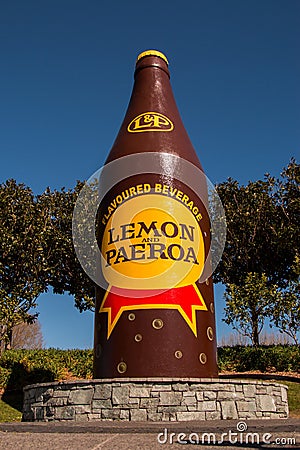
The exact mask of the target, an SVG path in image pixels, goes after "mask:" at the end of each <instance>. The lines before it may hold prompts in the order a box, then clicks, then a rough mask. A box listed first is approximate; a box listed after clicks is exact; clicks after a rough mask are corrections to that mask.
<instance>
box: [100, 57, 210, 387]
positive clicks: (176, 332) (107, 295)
mask: <svg viewBox="0 0 300 450" xmlns="http://www.w3.org/2000/svg"><path fill="white" fill-rule="evenodd" d="M134 79H135V82H134V86H133V91H132V95H131V99H130V102H129V106H128V109H127V112H126V114H125V118H124V120H123V123H122V125H121V128H120V131H119V133H118V135H117V138H116V140H115V142H114V144H113V146H112V149H111V151H110V153H109V155H108V158H107V160H106V166H105V167H107V168H108V169H109V168H110V167H111V168H112V169H111V170H112V172H111V174H112V175H113V176H115V175H116V172H117V173H118V176H117V178H116V180H117V181H116V182H115V183H114V185H113V186H110V188H109V189H108V191H107V192H105V195H104V197H103V200H102V202H101V205H100V208H99V213H98V219H97V220H98V224H97V225H98V229H97V238H98V245H99V248H100V250H101V253H102V263H101V268H100V269H101V271H102V273H103V276H104V279H105V280H106V282H107V285H106V288H105V289H104V288H101V287H98V288H97V291H96V308H95V340H94V378H131V377H134V378H137V377H138V378H145V377H147V378H149V377H159V378H162V377H172V378H182V377H216V376H217V362H216V332H215V317H214V299H213V286H212V279H211V277H208V278H207V279H205V280H203V279H201V277H200V276H201V274H202V271H203V267H204V264H205V262H206V263H207V257H208V254H209V249H210V221H209V215H208V212H207V206H206V200H207V198H204V197H205V196H206V195H207V194H206V192H207V187H206V185H203V186H200V188H201V189H200V190H199V191H197V190H195V189H194V188H193V186H192V185H191V183H190V182H189V173H190V174H191V175H190V176H191V177H194V178H195V176H194V175H193V174H192V172H193V173H194V172H195V171H194V170H191V169H193V168H194V169H195V170H196V172H197V171H198V173H199V174H201V173H203V169H202V166H201V164H200V162H199V159H198V157H197V154H196V152H195V150H194V148H193V145H192V143H191V141H190V139H189V137H188V135H187V132H186V130H185V128H184V125H183V123H182V120H181V117H180V114H179V111H178V109H177V106H176V103H175V99H174V96H173V92H172V88H171V84H170V73H169V69H168V61H167V59H166V57H165V55H163V54H162V53H160V52H158V51H154V50H149V51H146V52H143V53H141V54H140V55H139V56H138V59H137V62H136V68H135V73H134ZM128 167H129V168H130V169H128ZM189 168H191V169H189ZM108 171H109V170H108ZM189 171H190V172H189ZM199 183H202V184H205V178H204V177H201V176H199ZM100 189H101V185H100ZM200 191H201V192H202V195H200V194H199V192H200ZM203 192H204V194H203Z"/></svg>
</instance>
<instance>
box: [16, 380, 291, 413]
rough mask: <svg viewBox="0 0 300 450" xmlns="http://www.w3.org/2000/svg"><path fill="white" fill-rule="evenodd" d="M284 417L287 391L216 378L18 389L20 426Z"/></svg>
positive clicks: (270, 385)
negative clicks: (21, 400)
mask: <svg viewBox="0 0 300 450" xmlns="http://www.w3.org/2000/svg"><path fill="white" fill-rule="evenodd" d="M287 417H288V401H287V387H286V386H284V385H281V384H278V383H275V382H266V381H253V380H249V381H247V380H236V379H235V380H221V379H215V378H212V379H209V378H204V379H191V378H189V379H180V380H178V379H171V378H164V379H155V378H153V379H150V378H148V379H103V380H78V381H71V382H64V383H41V384H36V385H31V386H26V387H25V389H24V406H23V421H63V420H75V421H90V420H105V421H106V420H131V421H147V420H148V421H190V420H214V419H244V420H245V419H255V418H261V419H278V418H287Z"/></svg>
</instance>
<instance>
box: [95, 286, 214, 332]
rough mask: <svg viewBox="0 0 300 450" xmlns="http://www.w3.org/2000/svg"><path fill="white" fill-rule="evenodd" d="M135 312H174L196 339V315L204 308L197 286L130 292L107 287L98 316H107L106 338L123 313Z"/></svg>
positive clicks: (130, 290) (205, 308)
mask: <svg viewBox="0 0 300 450" xmlns="http://www.w3.org/2000/svg"><path fill="white" fill-rule="evenodd" d="M135 309H177V310H178V311H179V312H180V314H181V315H182V317H183V318H184V319H185V321H186V322H187V324H188V325H189V327H190V328H191V329H192V331H193V333H194V334H195V336H197V322H196V311H197V310H205V311H207V307H206V305H205V302H204V300H203V297H202V295H201V293H200V291H199V289H198V288H197V286H196V284H191V285H189V286H182V287H178V288H172V289H169V290H165V291H163V290H155V289H153V290H143V291H142V290H132V289H122V288H117V287H114V286H112V287H110V289H109V290H108V291H107V293H106V295H105V297H104V299H103V302H102V305H101V308H100V312H107V313H108V332H107V337H108V338H109V336H110V334H111V333H112V331H113V329H114V327H115V325H116V323H117V322H118V320H119V318H120V316H121V314H122V312H123V311H130V310H135Z"/></svg>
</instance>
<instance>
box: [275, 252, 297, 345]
mask: <svg viewBox="0 0 300 450" xmlns="http://www.w3.org/2000/svg"><path fill="white" fill-rule="evenodd" d="M293 267H294V271H295V281H294V280H293V281H290V282H289V283H288V285H287V287H286V288H285V289H283V290H282V291H281V293H280V294H281V296H280V298H279V301H278V302H276V303H275V304H274V306H273V308H272V311H271V314H270V316H271V321H272V323H273V324H274V325H275V326H276V327H277V328H278V329H279V331H280V332H281V333H285V334H287V335H288V336H290V337H291V338H292V339H293V341H294V342H295V344H296V345H298V337H297V334H298V333H299V330H300V327H299V325H300V283H299V276H300V258H299V257H297V258H296V261H295V264H294V266H293Z"/></svg>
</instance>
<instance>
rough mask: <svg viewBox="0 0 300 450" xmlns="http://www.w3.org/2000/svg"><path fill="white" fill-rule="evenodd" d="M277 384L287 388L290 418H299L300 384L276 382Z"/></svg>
mask: <svg viewBox="0 0 300 450" xmlns="http://www.w3.org/2000/svg"><path fill="white" fill-rule="evenodd" d="M277 383H281V384H285V385H286V386H288V388H289V389H288V401H289V409H290V416H291V417H297V418H300V383H293V382H291V381H281V380H277Z"/></svg>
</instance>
